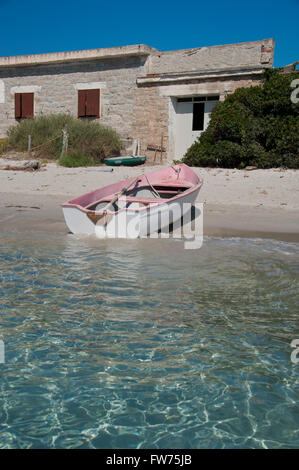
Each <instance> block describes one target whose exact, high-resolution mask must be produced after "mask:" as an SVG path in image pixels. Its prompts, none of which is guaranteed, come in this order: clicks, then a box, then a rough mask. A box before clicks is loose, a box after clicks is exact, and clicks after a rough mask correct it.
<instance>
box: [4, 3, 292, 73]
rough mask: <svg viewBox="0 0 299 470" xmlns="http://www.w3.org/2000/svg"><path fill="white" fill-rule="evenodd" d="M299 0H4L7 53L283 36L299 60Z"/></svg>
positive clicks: (283, 44)
mask: <svg viewBox="0 0 299 470" xmlns="http://www.w3.org/2000/svg"><path fill="white" fill-rule="evenodd" d="M298 19H299V0H284V1H282V0H272V1H270V0H250V1H249V2H242V1H240V0H238V1H235V0H232V1H226V2H225V1H223V0H222V1H220V0H213V1H209V0H206V1H204V2H202V1H199V0H197V1H194V0H180V1H178V0H148V1H145V2H144V1H141V0H139V1H136V0H127V1H126V0H124V1H119V0H116V1H110V2H109V0H108V1H107V0H106V1H100V0H98V1H96V0H86V1H80V2H79V1H76V0H73V1H70V0H52V1H48V2H47V1H45V2H42V0H0V25H1V27H0V56H2V57H3V56H8V55H20V54H36V53H42V52H56V51H57V52H58V51H67V50H78V49H93V48H98V47H113V46H124V45H129V44H147V45H149V46H152V47H156V48H157V49H160V50H173V49H186V48H192V47H201V46H212V45H217V44H229V43H234V42H245V41H256V40H259V39H266V38H270V37H273V38H274V39H275V40H276V48H275V56H274V57H275V62H274V65H275V66H276V67H279V66H282V65H286V64H289V63H292V62H294V61H295V60H299V48H298V43H299V41H298Z"/></svg>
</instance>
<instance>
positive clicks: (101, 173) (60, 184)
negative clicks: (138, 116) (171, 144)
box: [0, 159, 299, 241]
mask: <svg viewBox="0 0 299 470" xmlns="http://www.w3.org/2000/svg"><path fill="white" fill-rule="evenodd" d="M18 163H20V162H19V161H18ZM5 164H10V165H12V164H13V162H12V160H4V159H0V166H2V165H5ZM155 168H157V167H155V166H148V165H147V166H144V167H133V168H127V167H119V168H114V169H113V171H109V170H110V168H108V167H92V168H64V167H60V166H58V165H56V163H48V164H46V165H45V166H43V167H42V168H41V169H40V170H38V171H35V172H25V171H8V170H0V196H1V201H0V223H1V230H2V231H14V232H15V231H18V232H21V231H26V232H28V231H36V230H42V231H57V232H65V233H67V227H66V225H65V223H64V218H63V215H62V210H61V208H60V204H61V203H62V202H65V201H66V200H69V199H71V198H73V197H76V196H79V195H80V194H84V193H85V192H88V191H91V190H94V189H96V188H99V187H102V186H105V185H108V184H110V183H113V182H117V181H119V180H122V179H127V178H130V177H135V176H138V175H139V174H142V173H144V172H149V171H152V170H154V169H155ZM194 170H195V171H196V172H197V173H198V174H200V175H201V176H202V178H203V180H204V185H203V188H202V189H201V191H200V193H199V197H198V202H202V203H204V235H212V236H221V237H260V238H274V239H278V240H285V241H299V211H298V208H299V178H298V177H299V171H298V170H283V169H279V168H278V169H270V170H251V171H248V170H236V169H220V168H195V169H194Z"/></svg>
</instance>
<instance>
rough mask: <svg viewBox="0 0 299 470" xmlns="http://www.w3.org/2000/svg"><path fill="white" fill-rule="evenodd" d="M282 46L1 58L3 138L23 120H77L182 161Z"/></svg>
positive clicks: (258, 44)
mask: <svg viewBox="0 0 299 470" xmlns="http://www.w3.org/2000/svg"><path fill="white" fill-rule="evenodd" d="M273 54H274V40H273V39H265V40H262V41H254V42H247V43H238V44H229V45H222V46H211V47H198V48H195V49H185V50H177V51H169V52H162V51H159V50H157V49H154V48H152V47H149V46H146V45H142V44H141V45H135V46H124V47H115V48H107V49H92V50H84V51H73V52H58V53H50V54H36V55H27V56H16V57H2V58H0V137H5V135H6V131H7V129H8V127H9V126H11V125H15V124H16V123H17V122H18V121H19V120H20V119H23V118H29V117H33V116H39V115H42V114H49V113H69V114H72V115H74V116H78V117H79V118H80V119H84V118H90V119H97V120H99V122H101V123H102V124H105V125H109V126H111V127H113V128H114V129H115V130H116V131H117V132H119V133H120V134H121V136H122V137H123V138H124V139H127V140H128V142H129V141H130V139H131V140H132V139H137V138H139V139H140V142H141V152H142V153H148V151H147V147H148V146H155V145H161V137H162V136H163V146H165V147H166V149H167V158H168V160H172V159H179V158H181V157H182V156H183V155H184V153H185V151H186V150H187V148H188V147H189V146H190V145H191V143H192V142H193V141H194V140H195V139H196V138H197V137H198V136H199V135H200V133H201V132H202V131H203V130H204V129H205V128H206V127H207V124H208V122H209V115H210V112H211V110H212V109H213V107H214V106H215V105H216V104H217V102H218V101H219V100H224V99H225V96H226V95H227V94H228V93H232V92H233V91H234V90H235V89H236V88H238V87H249V86H251V85H256V84H259V83H262V81H263V74H264V71H265V69H266V68H269V67H272V65H273Z"/></svg>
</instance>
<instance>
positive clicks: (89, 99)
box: [86, 90, 100, 117]
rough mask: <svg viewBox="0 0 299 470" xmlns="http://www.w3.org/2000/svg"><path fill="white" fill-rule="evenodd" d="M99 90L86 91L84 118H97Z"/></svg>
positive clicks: (98, 112) (98, 113)
mask: <svg viewBox="0 0 299 470" xmlns="http://www.w3.org/2000/svg"><path fill="white" fill-rule="evenodd" d="M99 115H100V90H86V116H93V117H99Z"/></svg>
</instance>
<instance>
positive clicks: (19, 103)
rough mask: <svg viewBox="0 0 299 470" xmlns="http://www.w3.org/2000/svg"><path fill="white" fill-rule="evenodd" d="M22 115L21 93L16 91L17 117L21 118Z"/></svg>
mask: <svg viewBox="0 0 299 470" xmlns="http://www.w3.org/2000/svg"><path fill="white" fill-rule="evenodd" d="M21 117H22V108H21V93H15V118H16V119H20V118H21Z"/></svg>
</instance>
